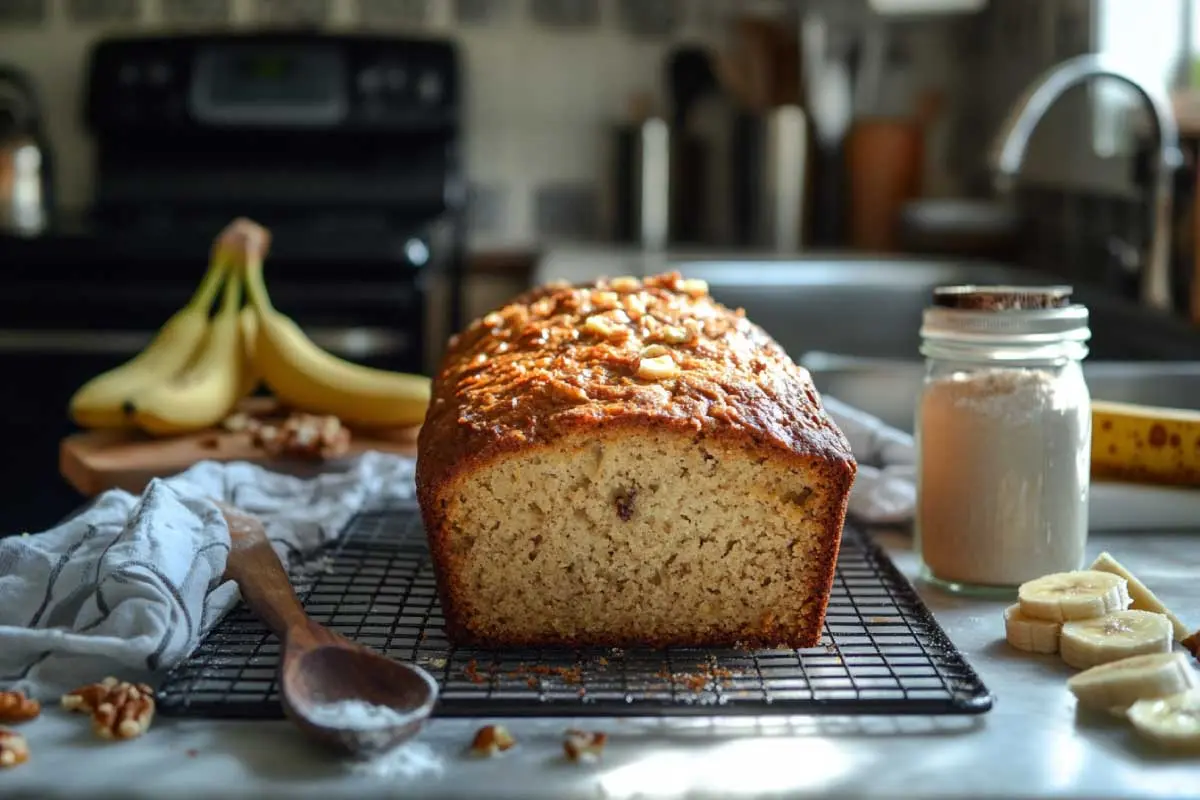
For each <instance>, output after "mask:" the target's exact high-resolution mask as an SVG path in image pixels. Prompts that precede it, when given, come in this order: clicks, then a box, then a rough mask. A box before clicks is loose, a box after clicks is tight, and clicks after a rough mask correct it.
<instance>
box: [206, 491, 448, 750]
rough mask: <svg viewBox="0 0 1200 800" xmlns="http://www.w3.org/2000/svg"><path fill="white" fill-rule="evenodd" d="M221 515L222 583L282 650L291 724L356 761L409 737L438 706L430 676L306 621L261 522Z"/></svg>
mask: <svg viewBox="0 0 1200 800" xmlns="http://www.w3.org/2000/svg"><path fill="white" fill-rule="evenodd" d="M221 511H222V513H223V514H224V516H225V521H226V522H227V523H228V525H229V538H230V541H231V544H232V547H231V548H230V553H229V560H228V562H227V564H226V567H225V577H226V578H228V579H229V580H233V581H235V582H236V583H237V585H238V588H239V589H240V590H241V593H242V600H243V601H244V602H245V603H246V605H247V606H249V607H250V609H251V610H252V611H254V612H255V613H256V614H258V615H259V616H260V617H261V618H262V620H263V621H264V622H265V623H266V624H267V627H269V628H270V629H271V631H272V632H273V633H275V635H276V636H278V637H279V639H280V641H281V642H282V643H283V648H282V650H283V659H282V661H281V662H280V665H279V683H280V689H281V694H282V696H283V708H284V711H285V713H286V714H287V716H288V718H289V719H291V720H292V721H293V722H294V723H296V725H297V726H298V727H299V728H300V729H301V730H302V731H303V732H304V733H305V734H307V735H308V736H309V738H311V739H313V740H314V741H316V742H318V743H320V744H322V745H325V746H327V747H329V748H331V749H333V750H335V751H338V752H341V753H343V754H347V755H354V756H360V757H370V756H373V755H377V754H379V753H382V752H385V751H387V750H390V749H392V748H393V747H395V746H396V745H398V744H400V743H401V742H404V741H406V740H407V739H409V738H411V737H412V736H414V735H415V734H416V733H417V731H419V730H420V728H421V725H422V723H424V721H425V720H426V719H428V718H429V715H430V714H431V713H433V707H434V705H435V704H436V703H437V696H438V685H437V682H436V681H435V680H434V679H433V677H432V676H431V675H430V674H429V673H428V672H426V671H425V670H423V669H421V668H420V667H418V666H416V665H414V664H405V663H402V662H400V661H394V660H392V659H390V658H387V657H386V656H382V655H380V654H378V653H376V652H374V651H373V650H369V649H368V648H366V647H363V646H362V645H359V644H355V643H354V642H352V641H350V640H349V639H347V638H346V637H344V636H342V635H340V634H338V633H336V632H334V631H331V630H329V629H328V628H326V627H324V626H322V625H319V624H317V623H316V622H314V621H312V620H311V619H309V617H308V614H307V613H306V612H305V611H304V607H303V606H302V605H301V604H300V600H299V598H297V597H296V593H295V591H293V589H292V584H291V581H290V580H288V576H287V573H286V572H285V571H284V569H283V564H282V563H281V562H280V561H279V557H278V556H277V555H276V554H275V551H274V549H272V547H271V543H270V541H269V540H268V539H267V535H266V532H265V531H264V530H263V527H262V523H261V522H259V521H258V520H257V519H255V518H254V517H251V516H248V515H246V514H243V513H241V512H240V511H238V510H236V509H234V508H230V507H228V506H224V505H222V506H221Z"/></svg>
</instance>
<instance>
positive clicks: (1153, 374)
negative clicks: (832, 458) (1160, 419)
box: [799, 352, 1200, 433]
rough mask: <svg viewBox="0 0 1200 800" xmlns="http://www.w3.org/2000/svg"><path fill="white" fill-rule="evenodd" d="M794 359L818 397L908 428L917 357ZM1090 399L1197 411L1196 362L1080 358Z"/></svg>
mask: <svg viewBox="0 0 1200 800" xmlns="http://www.w3.org/2000/svg"><path fill="white" fill-rule="evenodd" d="M799 361H800V363H801V364H802V365H803V366H804V367H806V368H808V370H809V372H811V373H812V377H813V382H814V383H815V384H816V386H817V389H818V390H819V391H820V392H821V393H822V394H824V395H829V396H831V397H836V398H837V399H839V400H841V401H842V402H844V403H848V404H850V405H852V406H854V407H856V408H860V409H862V410H863V411H866V412H867V413H868V414H872V415H874V416H876V417H879V418H880V419H881V420H883V421H884V422H886V423H887V424H889V425H891V426H892V427H895V428H898V429H900V430H902V431H907V432H910V433H911V432H912V428H913V415H914V413H915V411H916V403H917V395H918V393H919V392H920V389H921V381H922V379H923V378H924V376H925V366H924V364H923V363H921V362H920V361H899V360H889V359H870V358H856V357H853V356H842V355H835V354H832V353H819V352H811V353H806V354H804V355H802V356H801V357H800V359H799ZM1083 374H1084V377H1085V378H1086V380H1087V385H1088V389H1089V390H1090V392H1091V395H1092V398H1093V399H1094V400H1112V401H1117V402H1122V403H1141V404H1144V405H1151V406H1165V407H1168V408H1190V409H1196V410H1200V362H1197V361H1185V362H1172V363H1165V362H1155V361H1085V362H1084V365H1083Z"/></svg>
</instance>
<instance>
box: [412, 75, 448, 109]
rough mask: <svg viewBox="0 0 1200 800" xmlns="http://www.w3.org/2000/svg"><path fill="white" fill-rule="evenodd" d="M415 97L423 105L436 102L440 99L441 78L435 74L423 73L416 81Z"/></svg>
mask: <svg viewBox="0 0 1200 800" xmlns="http://www.w3.org/2000/svg"><path fill="white" fill-rule="evenodd" d="M417 97H419V98H420V99H421V102H423V103H429V104H430V105H432V104H433V103H436V102H438V101H439V100H441V99H442V76H441V75H438V74H437V73H436V72H423V73H421V77H420V79H419V80H418V81H417Z"/></svg>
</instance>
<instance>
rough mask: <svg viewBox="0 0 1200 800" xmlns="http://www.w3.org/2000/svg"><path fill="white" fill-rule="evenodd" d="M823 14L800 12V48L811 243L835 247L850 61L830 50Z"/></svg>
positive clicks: (841, 212)
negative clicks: (808, 142) (810, 137)
mask: <svg viewBox="0 0 1200 800" xmlns="http://www.w3.org/2000/svg"><path fill="white" fill-rule="evenodd" d="M828 39H829V31H828V25H827V23H826V22H825V20H824V19H823V18H822V17H820V16H819V15H816V14H810V15H808V16H806V17H805V18H804V21H803V23H802V28H801V49H802V54H803V60H804V65H805V66H804V76H805V84H806V86H805V96H806V99H807V108H808V113H809V116H810V117H811V118H812V121H813V128H814V131H815V135H816V158H815V159H814V161H813V187H814V189H813V200H812V244H813V245H814V246H817V247H836V246H839V245H841V244H842V242H843V239H844V235H843V232H844V229H845V218H846V214H847V210H848V209H847V205H846V190H845V180H846V165H845V149H844V145H845V136H846V131H847V129H848V128H849V127H850V121H851V118H852V117H853V91H852V88H851V79H850V66H849V64H848V63H847V60H846V57H845V55H844V54H842V53H837V52H832V51H831V48H830V46H829V41H828Z"/></svg>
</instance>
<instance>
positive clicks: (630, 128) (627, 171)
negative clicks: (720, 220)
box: [614, 95, 684, 250]
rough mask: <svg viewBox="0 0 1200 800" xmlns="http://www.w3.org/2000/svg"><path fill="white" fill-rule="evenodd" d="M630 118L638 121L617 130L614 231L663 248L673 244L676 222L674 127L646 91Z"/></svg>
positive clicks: (636, 101)
mask: <svg viewBox="0 0 1200 800" xmlns="http://www.w3.org/2000/svg"><path fill="white" fill-rule="evenodd" d="M630 117H631V119H632V122H629V123H626V124H624V125H619V126H618V127H617V129H616V131H615V138H616V143H615V150H616V153H615V156H616V187H615V189H616V198H615V200H616V209H615V212H616V213H615V216H616V230H615V231H614V233H615V236H616V239H617V240H618V241H624V242H637V243H638V244H640V245H641V246H642V247H643V248H645V249H647V250H660V249H662V248H664V247H666V245H667V242H668V238H669V235H670V227H671V226H670V221H671V220H670V210H671V207H670V203H671V186H672V180H671V178H672V171H671V166H672V164H671V161H672V159H671V144H672V130H671V128H670V126H669V125H668V123H667V121H666V120H665V119H663V118H662V117H660V116H657V115H656V114H654V113H653V110H652V109H651V106H650V100H649V98H648V97H646V96H644V95H639V96H637V97H635V98H634V99H633V101H632V102H631V104H630ZM676 141H677V142H679V140H678V139H677V140H676ZM679 144H681V145H682V144H683V142H679ZM680 177H683V176H680ZM680 188H684V187H680Z"/></svg>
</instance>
